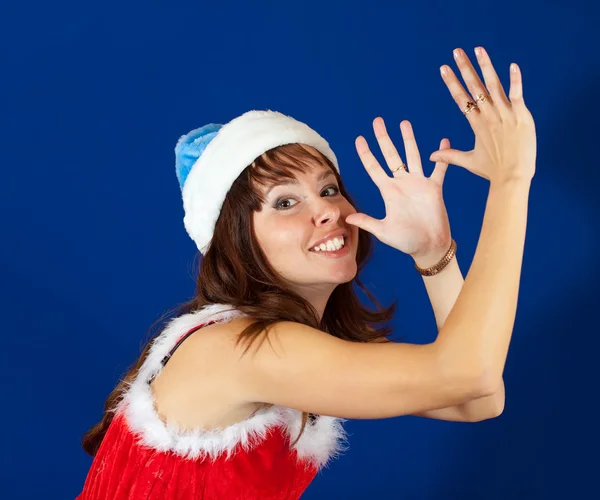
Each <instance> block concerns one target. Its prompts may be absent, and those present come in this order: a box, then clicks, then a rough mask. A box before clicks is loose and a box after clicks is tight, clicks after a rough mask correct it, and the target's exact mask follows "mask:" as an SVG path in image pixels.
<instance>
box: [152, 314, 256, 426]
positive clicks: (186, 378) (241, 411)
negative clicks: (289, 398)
mask: <svg viewBox="0 0 600 500" xmlns="http://www.w3.org/2000/svg"><path fill="white" fill-rule="evenodd" d="M248 324H250V320H248V319H245V318H234V319H233V320H231V321H228V322H225V323H215V324H213V325H208V326H205V327H203V328H201V329H200V330H198V331H197V332H195V333H194V334H192V335H191V336H190V337H188V338H187V339H186V340H185V341H184V342H183V343H182V344H181V345H180V346H179V347H178V348H177V350H176V351H175V353H174V354H173V356H172V357H171V359H170V360H169V362H168V363H167V364H166V365H165V367H164V369H163V370H162V372H161V373H160V375H159V376H158V377H156V379H155V380H154V382H153V384H152V391H153V394H154V398H155V404H156V409H157V411H158V413H159V415H160V416H161V418H162V419H163V420H168V421H174V422H176V423H177V424H178V425H180V426H181V427H187V428H197V427H201V428H205V429H212V428H219V427H221V428H222V427H226V426H228V425H231V424H233V423H235V422H239V421H241V420H244V419H245V418H247V417H248V416H250V415H251V414H252V413H253V412H254V411H256V410H257V409H258V408H259V407H260V404H259V403H256V402H249V401H245V400H244V401H242V399H243V398H241V397H240V396H239V395H238V394H237V389H236V388H237V386H238V385H239V384H238V383H237V370H236V360H237V358H238V357H239V353H238V350H239V349H238V348H237V347H236V340H237V338H238V336H239V333H240V332H242V331H243V330H244V328H246V326H248Z"/></svg>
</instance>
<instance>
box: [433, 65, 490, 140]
mask: <svg viewBox="0 0 600 500" xmlns="http://www.w3.org/2000/svg"><path fill="white" fill-rule="evenodd" d="M440 72H441V74H442V79H443V80H444V83H445V84H446V87H448V90H449V91H450V95H451V96H452V98H453V99H454V102H455V103H456V104H457V105H458V107H459V108H460V110H461V111H462V113H463V114H464V115H465V117H466V118H467V120H468V121H469V124H470V125H471V128H472V129H473V132H475V134H478V133H479V134H480V133H481V132H482V131H483V129H482V127H483V124H482V122H481V119H480V118H481V116H480V114H481V112H480V111H479V109H477V108H473V109H472V110H471V111H470V112H469V111H467V103H469V102H473V100H472V99H471V96H470V95H469V94H468V93H467V91H466V90H465V89H464V87H463V86H462V85H461V83H460V82H459V81H458V78H456V75H455V74H454V71H452V68H451V67H450V66H448V65H446V64H445V65H444V66H442V67H441V68H440Z"/></svg>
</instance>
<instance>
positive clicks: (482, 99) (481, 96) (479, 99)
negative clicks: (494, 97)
mask: <svg viewBox="0 0 600 500" xmlns="http://www.w3.org/2000/svg"><path fill="white" fill-rule="evenodd" d="M487 100H488V96H486V95H485V94H479V95H478V96H477V97H476V99H475V104H477V103H478V102H485V101H487Z"/></svg>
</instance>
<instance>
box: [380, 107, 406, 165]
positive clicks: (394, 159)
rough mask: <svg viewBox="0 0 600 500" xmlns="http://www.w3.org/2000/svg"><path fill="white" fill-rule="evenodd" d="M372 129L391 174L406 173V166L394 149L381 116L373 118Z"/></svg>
mask: <svg viewBox="0 0 600 500" xmlns="http://www.w3.org/2000/svg"><path fill="white" fill-rule="evenodd" d="M373 130H374V131H375V137H376V138H377V143H378V144H379V148H380V149H381V152H382V153H383V157H384V158H385V161H386V163H387V165H388V167H389V168H390V170H392V172H393V175H394V176H399V175H402V174H404V173H406V172H405V170H404V169H405V168H406V166H405V165H404V162H403V161H402V158H401V157H400V155H399V154H398V150H397V149H396V146H394V143H393V142H392V139H391V138H390V136H389V135H388V133H387V129H386V127H385V122H384V120H383V118H381V117H377V118H375V120H373Z"/></svg>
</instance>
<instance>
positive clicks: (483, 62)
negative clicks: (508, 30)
mask: <svg viewBox="0 0 600 500" xmlns="http://www.w3.org/2000/svg"><path fill="white" fill-rule="evenodd" d="M475 55H476V56H477V62H478V64H479V67H480V68H481V74H482V75H483V79H484V80H485V86H486V87H487V89H488V91H489V93H490V95H491V96H492V99H493V101H494V103H495V104H496V106H497V107H498V111H499V112H500V113H501V114H502V112H503V111H506V110H507V109H509V108H510V102H509V101H508V98H507V97H506V93H505V92H504V88H503V87H502V83H501V82H500V79H499V78H498V74H497V73H496V70H495V69H494V65H493V64H492V60H491V59H490V56H489V55H488V53H487V51H486V50H485V49H484V48H483V47H477V48H476V49H475Z"/></svg>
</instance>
